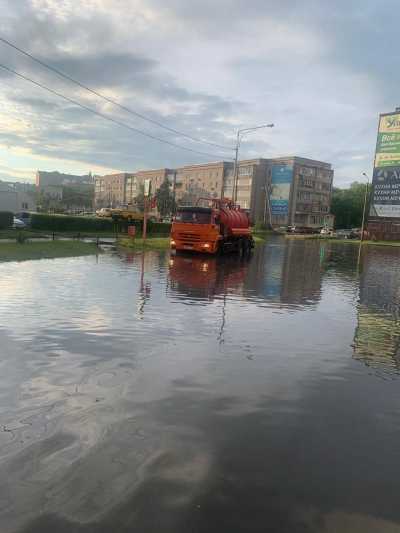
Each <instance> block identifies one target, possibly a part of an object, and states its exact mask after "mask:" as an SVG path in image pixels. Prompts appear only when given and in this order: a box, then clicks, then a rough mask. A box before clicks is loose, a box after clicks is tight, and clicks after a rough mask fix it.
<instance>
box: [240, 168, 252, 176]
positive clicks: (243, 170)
mask: <svg viewBox="0 0 400 533" xmlns="http://www.w3.org/2000/svg"><path fill="white" fill-rule="evenodd" d="M238 174H239V176H250V175H251V167H239V172H238Z"/></svg>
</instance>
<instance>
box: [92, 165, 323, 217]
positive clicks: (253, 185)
mask: <svg viewBox="0 0 400 533" xmlns="http://www.w3.org/2000/svg"><path fill="white" fill-rule="evenodd" d="M273 165H287V166H290V167H291V168H292V169H293V174H292V178H291V184H290V193H289V201H288V212H287V214H285V215H272V213H271V199H270V193H271V187H272V184H271V176H272V168H273ZM233 174H234V165H233V163H232V162H226V161H219V162H215V163H205V164H203V165H187V166H183V167H180V168H177V169H175V170H174V169H167V168H162V169H158V170H141V171H138V172H135V173H133V174H126V173H125V174H112V175H109V176H100V177H96V179H95V204H96V207H97V208H98V207H108V206H113V207H116V206H119V205H122V204H134V203H135V198H136V196H137V194H138V193H139V191H140V187H141V185H142V184H143V183H144V181H145V180H146V179H150V180H151V182H152V193H153V194H154V193H155V192H156V191H157V190H158V188H159V187H160V186H161V184H162V183H163V181H164V180H165V179H166V178H167V179H168V181H169V182H170V184H171V191H173V193H174V196H175V200H176V201H177V203H178V204H195V203H196V202H197V200H198V198H200V197H207V198H221V197H226V198H232V192H233ZM332 179H333V170H332V168H331V165H330V164H328V163H323V162H320V161H315V160H312V159H305V158H299V157H286V158H274V159H262V158H259V159H250V160H243V161H239V163H238V184H237V203H238V204H239V205H240V206H241V207H242V208H243V209H246V210H248V211H249V214H250V219H251V221H252V222H253V223H255V222H266V223H272V225H273V226H275V227H277V226H286V225H289V224H296V225H301V226H315V227H319V226H325V225H329V224H328V221H330V220H331V218H332V217H331V216H330V215H329V211H330V203H331V195H332Z"/></svg>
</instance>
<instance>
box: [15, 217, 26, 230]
mask: <svg viewBox="0 0 400 533" xmlns="http://www.w3.org/2000/svg"><path fill="white" fill-rule="evenodd" d="M13 228H16V229H22V228H26V224H25V222H24V221H23V220H21V219H19V218H16V217H14V221H13Z"/></svg>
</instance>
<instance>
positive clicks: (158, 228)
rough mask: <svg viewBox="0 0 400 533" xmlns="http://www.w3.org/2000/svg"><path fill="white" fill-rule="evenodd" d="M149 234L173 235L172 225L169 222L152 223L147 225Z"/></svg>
mask: <svg viewBox="0 0 400 533" xmlns="http://www.w3.org/2000/svg"><path fill="white" fill-rule="evenodd" d="M147 229H148V232H149V233H151V234H154V235H169V234H170V233H171V224H168V223H167V222H152V221H151V220H149V222H148V223H147Z"/></svg>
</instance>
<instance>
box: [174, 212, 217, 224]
mask: <svg viewBox="0 0 400 533" xmlns="http://www.w3.org/2000/svg"><path fill="white" fill-rule="evenodd" d="M175 220H176V222H187V223H189V224H210V223H211V213H204V212H198V211H178V212H177V214H176V216H175Z"/></svg>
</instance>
